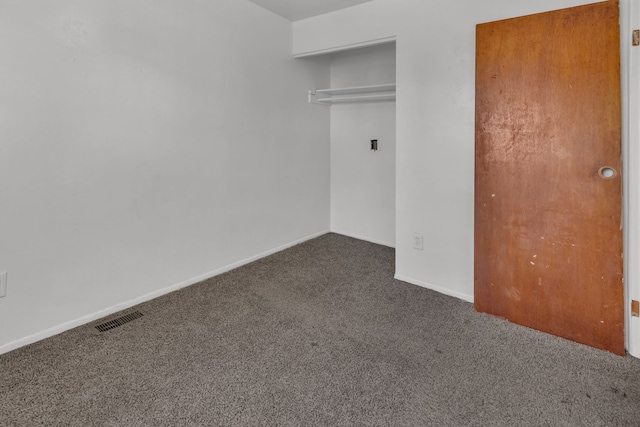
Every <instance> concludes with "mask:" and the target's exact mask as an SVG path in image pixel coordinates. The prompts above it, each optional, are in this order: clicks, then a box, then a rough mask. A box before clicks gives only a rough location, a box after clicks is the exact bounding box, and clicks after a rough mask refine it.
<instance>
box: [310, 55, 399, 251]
mask: <svg viewBox="0 0 640 427" xmlns="http://www.w3.org/2000/svg"><path fill="white" fill-rule="evenodd" d="M395 66H396V51H395V45H394V44H385V45H380V46H375V47H369V48H363V49H356V50H350V51H347V52H343V53H337V54H334V55H332V57H331V87H332V88H340V87H352V86H368V85H376V84H385V83H394V82H395V81H396V73H395V71H396V69H395ZM319 108H322V107H319ZM325 108H326V107H325ZM372 139H377V140H378V151H372V150H371V140H372ZM395 161H396V108H395V102H366V103H361V102H358V103H345V104H334V105H333V106H331V231H333V232H336V233H340V234H344V235H348V236H353V237H357V238H359V239H363V240H368V241H371V242H375V243H380V244H383V245H387V246H395V195H396V188H395V182H396V179H395V171H396V165H395Z"/></svg>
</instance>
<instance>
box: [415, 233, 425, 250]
mask: <svg viewBox="0 0 640 427" xmlns="http://www.w3.org/2000/svg"><path fill="white" fill-rule="evenodd" d="M422 242H423V240H422V234H420V233H413V248H414V249H418V250H420V251H421V250H422V248H423V245H422Z"/></svg>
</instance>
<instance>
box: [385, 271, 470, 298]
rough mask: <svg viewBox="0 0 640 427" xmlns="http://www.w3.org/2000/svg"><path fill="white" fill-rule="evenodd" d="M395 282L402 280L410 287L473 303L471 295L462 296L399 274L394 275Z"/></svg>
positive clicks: (459, 293)
mask: <svg viewBox="0 0 640 427" xmlns="http://www.w3.org/2000/svg"><path fill="white" fill-rule="evenodd" d="M394 278H395V279H396V280H402V281H403V282H407V283H411V284H412V285H417V286H420V287H422V288H427V289H431V290H432V291H436V292H439V293H441V294H444V295H448V296H450V297H456V298H459V299H461V300H464V301H467V302H470V303H473V295H468V294H463V293H461V292H456V291H452V290H451V289H447V288H443V287H440V286H436V285H432V284H431V283H427V282H423V281H422V280H417V279H413V278H411V277H406V276H402V275H400V274H396V275H395V276H394Z"/></svg>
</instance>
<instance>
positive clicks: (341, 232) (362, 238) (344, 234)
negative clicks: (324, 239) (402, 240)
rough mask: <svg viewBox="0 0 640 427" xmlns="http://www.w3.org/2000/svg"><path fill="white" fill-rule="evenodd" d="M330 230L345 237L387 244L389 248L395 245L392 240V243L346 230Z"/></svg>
mask: <svg viewBox="0 0 640 427" xmlns="http://www.w3.org/2000/svg"><path fill="white" fill-rule="evenodd" d="M331 232H332V233H335V234H341V235H343V236H347V237H352V238H354V239H358V240H364V241H365V242H369V243H375V244H376V245H382V246H388V247H390V248H395V247H396V245H395V242H393V243H389V242H383V241H381V240H376V239H370V238H368V237H363V236H358V235H357V234H353V233H346V232H344V231H340V230H333V229H332V230H331Z"/></svg>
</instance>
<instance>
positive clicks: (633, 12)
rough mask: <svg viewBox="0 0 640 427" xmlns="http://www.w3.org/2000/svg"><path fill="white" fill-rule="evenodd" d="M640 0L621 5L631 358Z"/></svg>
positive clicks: (636, 330)
mask: <svg viewBox="0 0 640 427" xmlns="http://www.w3.org/2000/svg"><path fill="white" fill-rule="evenodd" d="M639 13H640V0H629V1H623V2H620V14H621V15H620V17H621V19H620V27H621V36H620V37H621V39H620V40H621V45H622V49H621V56H622V58H621V60H622V61H621V62H622V67H621V72H622V76H623V86H622V87H623V108H625V109H626V111H624V110H623V113H624V116H623V123H624V127H623V147H624V149H625V151H624V154H623V160H624V165H623V166H624V168H625V172H626V173H625V174H624V175H625V181H624V185H625V191H624V199H625V214H626V218H625V221H624V237H625V247H624V258H625V259H624V261H625V270H624V276H625V279H624V280H625V320H626V325H625V326H626V327H625V337H626V348H627V351H628V352H629V354H630V355H631V356H634V357H637V358H640V318H638V317H632V316H631V300H640V170H639V169H640V148H639V147H640V120H639V119H638V117H639V116H640V47H633V46H631V31H632V30H633V29H637V28H640V19H639V18H638V14H639Z"/></svg>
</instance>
